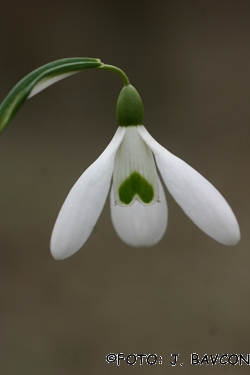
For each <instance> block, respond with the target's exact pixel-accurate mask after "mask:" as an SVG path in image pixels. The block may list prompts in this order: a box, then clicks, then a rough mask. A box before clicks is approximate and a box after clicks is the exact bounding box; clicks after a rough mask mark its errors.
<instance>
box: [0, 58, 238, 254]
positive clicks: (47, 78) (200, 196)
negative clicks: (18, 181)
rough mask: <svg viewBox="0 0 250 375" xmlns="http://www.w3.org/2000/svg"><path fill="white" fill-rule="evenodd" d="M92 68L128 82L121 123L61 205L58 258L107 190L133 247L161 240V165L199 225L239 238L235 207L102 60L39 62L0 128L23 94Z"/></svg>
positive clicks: (225, 239) (5, 108)
mask: <svg viewBox="0 0 250 375" xmlns="http://www.w3.org/2000/svg"><path fill="white" fill-rule="evenodd" d="M90 68H92V69H93V68H96V69H103V70H111V71H114V72H116V73H118V74H119V75H120V76H121V77H122V79H123V81H124V88H123V89H122V91H121V93H120V95H119V98H118V102H117V120H118V124H119V127H118V129H117V131H116V133H115V135H114V137H113V139H112V140H111V142H110V143H109V145H108V146H107V148H106V149H105V150H104V152H103V153H102V154H101V155H100V157H99V158H98V159H97V160H96V161H95V162H94V163H93V164H92V165H91V166H90V167H89V168H88V169H87V170H86V171H85V172H84V173H83V174H82V176H81V177H80V178H79V179H78V181H77V182H76V183H75V185H74V186H73V188H72V189H71V191H70V192H69V194H68V196H67V198H66V200H65V202H64V204H63V206H62V208H61V210H60V212H59V215H58V218H57V220H56V223H55V226H54V229H53V232H52V237H51V252H52V255H53V256H54V258H55V259H64V258H67V257H69V256H70V255H72V254H74V253H75V252H76V251H77V250H79V249H80V248H81V247H82V246H83V244H84V243H85V242H86V241H87V239H88V238H89V236H90V234H91V232H92V230H93V228H94V226H95V224H96V222H97V220H98V218H99V216H100V214H101V212H102V209H103V207H104V204H105V202H106V199H107V196H108V194H109V191H110V210H111V219H112V222H113V225H114V228H115V230H116V232H117V234H118V236H119V237H120V238H121V239H122V240H123V241H124V242H125V243H127V244H128V245H131V246H134V247H137V246H151V245H155V244H156V243H158V242H159V241H160V240H161V238H162V237H163V235H164V233H165V231H166V227H167V221H168V208H167V201H166V197H165V193H164V189H163V186H162V183H161V180H160V178H159V175H158V171H159V173H160V175H161V177H162V180H163V182H164V184H165V186H166V188H167V190H168V191H169V192H170V194H171V195H172V196H173V198H174V199H175V200H176V202H177V203H178V204H179V205H180V207H181V208H182V209H183V211H184V212H185V213H186V214H187V215H188V216H189V218H190V219H191V220H192V221H193V222H194V223H195V224H196V225H197V226H198V227H199V228H200V229H201V230H203V231H204V232H205V233H206V234H208V235H209V236H210V237H212V238H214V239H215V240H217V241H219V242H221V243H222V244H225V245H235V244H236V243H237V242H238V241H239V240H240V229H239V226H238V223H237V220H236V218H235V216H234V213H233V211H232V209H231V208H230V206H229V205H228V203H227V202H226V201H225V199H224V198H223V197H222V195H221V194H220V193H219V192H218V190H216V189H215V187H214V186H213V185H211V184H210V182H208V181H207V180H206V179H205V178H204V177H203V176H202V175H200V174H199V173H198V172H197V171H195V170H194V169H193V168H192V167H190V166H189V165H188V164H186V163H185V162H184V161H183V160H181V159H179V158H178V157H176V156H174V155H173V154H171V153H170V152H169V151H167V150H166V149H165V148H164V147H162V146H161V145H160V144H159V143H158V142H157V141H156V140H155V139H154V138H153V137H152V136H151V135H150V134H149V133H148V131H147V130H146V129H145V127H144V126H143V105H142V101H141V98H140V95H139V94H138V92H137V91H136V89H135V88H134V87H133V86H132V85H131V84H130V82H129V80H128V78H127V76H126V74H125V73H124V72H122V71H121V70H120V69H119V68H116V67H114V66H111V65H105V64H103V63H102V62H101V61H100V60H99V59H93V58H70V59H62V60H58V61H54V62H52V63H49V64H46V65H44V66H42V67H40V68H38V69H36V70H35V71H33V72H31V73H30V74H28V75H27V76H26V77H24V78H23V79H22V80H21V81H20V82H19V83H18V84H17V85H16V86H15V87H14V88H13V90H12V91H11V92H10V93H9V95H8V96H7V97H6V98H5V100H4V101H3V103H2V104H1V106H0V132H1V131H2V130H3V129H4V128H5V127H6V126H7V125H8V123H9V122H10V121H11V119H12V118H13V117H14V115H15V113H16V112H17V111H18V109H19V107H20V106H21V105H22V104H23V103H24V102H25V100H26V99H28V98H31V97H32V96H34V95H36V94H37V93H39V92H40V91H42V90H43V89H45V88H47V87H48V86H50V85H51V84H53V83H55V82H57V81H59V80H60V79H63V78H65V77H68V76H70V75H72V74H74V73H77V72H79V71H81V70H83V69H90ZM157 169H158V171H157Z"/></svg>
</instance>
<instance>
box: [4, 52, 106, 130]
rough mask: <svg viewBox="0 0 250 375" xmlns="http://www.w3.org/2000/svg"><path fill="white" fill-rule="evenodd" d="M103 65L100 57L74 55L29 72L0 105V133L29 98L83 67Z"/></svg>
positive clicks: (89, 67)
mask: <svg viewBox="0 0 250 375" xmlns="http://www.w3.org/2000/svg"><path fill="white" fill-rule="evenodd" d="M102 65H103V64H102V62H101V61H100V60H99V59H94V58H88V57H74V58H67V59H61V60H57V61H53V62H51V63H49V64H46V65H43V66H41V67H40V68H38V69H36V70H34V71H33V72H31V73H29V74H28V75H27V76H25V77H24V78H23V79H22V80H21V81H19V82H18V83H17V84H16V86H15V87H14V88H13V89H12V90H11V91H10V93H9V94H8V95H7V96H6V98H5V99H4V100H3V102H2V104H1V105H0V133H1V132H2V131H3V130H4V129H5V127H6V126H7V125H8V124H9V122H10V121H11V120H12V118H13V117H14V116H15V114H16V113H17V111H18V110H19V108H20V107H21V106H22V104H23V103H24V102H25V101H26V100H27V99H29V98H31V97H32V96H34V95H36V94H38V93H39V92H40V91H42V90H44V89H45V88H47V87H49V86H51V85H53V83H55V82H57V81H60V80H61V79H63V78H66V77H68V76H70V75H72V74H75V73H78V72H80V71H81V70H83V69H91V68H98V67H100V66H102Z"/></svg>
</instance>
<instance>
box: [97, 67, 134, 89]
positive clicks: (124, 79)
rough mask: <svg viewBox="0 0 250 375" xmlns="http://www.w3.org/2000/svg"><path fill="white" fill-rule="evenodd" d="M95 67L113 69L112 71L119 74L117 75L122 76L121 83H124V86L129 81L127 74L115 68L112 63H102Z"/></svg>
mask: <svg viewBox="0 0 250 375" xmlns="http://www.w3.org/2000/svg"><path fill="white" fill-rule="evenodd" d="M97 69H105V70H111V71H113V72H115V73H117V74H119V76H120V77H121V78H122V80H123V83H124V85H125V86H128V85H130V82H129V79H128V76H127V75H126V74H125V73H124V71H123V70H121V69H119V68H117V67H116V66H114V65H106V64H103V65H101V66H100V67H98V68H97Z"/></svg>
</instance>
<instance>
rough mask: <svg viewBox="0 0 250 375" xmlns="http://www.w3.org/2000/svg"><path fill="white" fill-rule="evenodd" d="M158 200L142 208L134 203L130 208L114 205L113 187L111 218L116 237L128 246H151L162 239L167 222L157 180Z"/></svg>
mask: <svg viewBox="0 0 250 375" xmlns="http://www.w3.org/2000/svg"><path fill="white" fill-rule="evenodd" d="M159 200H160V202H156V203H155V204H153V205H148V206H144V205H142V204H141V203H139V202H138V201H135V202H134V203H133V204H132V205H131V206H126V207H122V206H119V205H118V204H117V205H115V203H114V202H115V198H114V191H113V187H112V189H111V193H110V206H111V218H112V222H113V225H114V227H115V230H116V232H117V234H118V236H119V237H120V238H121V239H122V241H124V242H125V243H127V244H128V245H130V246H134V247H138V246H152V245H155V244H156V243H157V242H159V241H160V240H161V238H162V237H163V235H164V233H165V231H166V228H167V220H168V208H167V202H166V197H165V193H164V190H163V187H162V184H161V182H160V180H159Z"/></svg>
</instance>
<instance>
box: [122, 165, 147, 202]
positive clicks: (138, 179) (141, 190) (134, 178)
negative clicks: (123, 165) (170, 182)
mask: <svg viewBox="0 0 250 375" xmlns="http://www.w3.org/2000/svg"><path fill="white" fill-rule="evenodd" d="M118 193H119V198H120V201H121V202H122V203H123V204H126V205H128V204H130V203H131V202H132V200H133V198H134V196H135V195H136V194H137V195H138V196H139V197H140V198H141V200H142V202H144V203H146V204H148V203H150V202H151V201H152V200H153V198H154V189H153V186H152V185H151V184H150V183H149V182H148V181H147V180H146V179H145V178H144V177H142V176H141V175H140V174H139V173H138V172H133V173H131V175H130V176H129V177H128V178H126V180H125V181H123V183H122V184H121V186H120V187H119V190H118Z"/></svg>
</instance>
